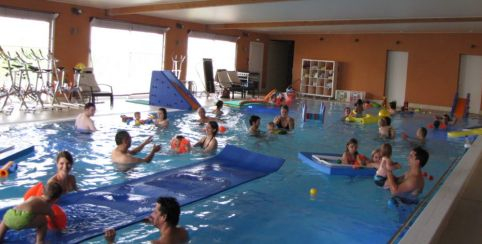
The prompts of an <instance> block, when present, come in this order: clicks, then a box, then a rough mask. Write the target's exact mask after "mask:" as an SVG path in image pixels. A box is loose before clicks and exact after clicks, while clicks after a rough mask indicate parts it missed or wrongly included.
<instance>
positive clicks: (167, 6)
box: [107, 0, 290, 16]
mask: <svg viewBox="0 0 482 244" xmlns="http://www.w3.org/2000/svg"><path fill="white" fill-rule="evenodd" d="M282 1H290V0H204V1H192V2H179V3H157V4H149V5H141V6H132V7H123V8H112V9H108V10H107V15H109V16H115V15H127V14H140V13H144V12H153V11H163V10H182V9H189V8H206V7H217V6H226V5H241V4H256V3H265V2H282Z"/></svg>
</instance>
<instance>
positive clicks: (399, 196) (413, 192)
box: [385, 147, 429, 204]
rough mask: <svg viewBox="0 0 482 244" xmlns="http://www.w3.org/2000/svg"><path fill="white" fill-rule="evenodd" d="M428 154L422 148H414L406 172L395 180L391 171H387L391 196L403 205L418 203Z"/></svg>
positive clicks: (409, 156)
mask: <svg viewBox="0 0 482 244" xmlns="http://www.w3.org/2000/svg"><path fill="white" fill-rule="evenodd" d="M428 158H429V154H428V152H427V151H425V149H423V148H422V147H415V148H413V149H412V151H411V152H410V154H409V155H408V167H409V169H408V171H407V172H405V174H404V175H403V176H401V177H398V178H396V177H395V176H394V175H393V173H392V170H390V169H388V168H385V169H386V170H387V185H388V187H389V189H390V192H391V194H392V196H393V197H394V198H395V199H396V200H397V201H400V202H402V203H405V204H416V203H418V195H420V193H422V191H423V187H424V180H423V174H422V168H423V166H425V164H426V163H427V161H428Z"/></svg>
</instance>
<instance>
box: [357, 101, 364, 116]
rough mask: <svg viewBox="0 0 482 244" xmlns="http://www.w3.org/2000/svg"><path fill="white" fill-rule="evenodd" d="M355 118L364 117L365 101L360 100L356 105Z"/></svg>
mask: <svg viewBox="0 0 482 244" xmlns="http://www.w3.org/2000/svg"><path fill="white" fill-rule="evenodd" d="M355 117H357V118H361V117H363V101H362V100H361V99H358V101H357V102H356V103H355Z"/></svg>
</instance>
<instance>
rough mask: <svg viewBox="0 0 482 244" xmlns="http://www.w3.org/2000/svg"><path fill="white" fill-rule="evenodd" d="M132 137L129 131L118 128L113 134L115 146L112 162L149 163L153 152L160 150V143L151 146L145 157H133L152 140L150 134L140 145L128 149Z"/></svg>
mask: <svg viewBox="0 0 482 244" xmlns="http://www.w3.org/2000/svg"><path fill="white" fill-rule="evenodd" d="M131 142H132V138H131V136H130V135H129V132H127V131H125V130H120V131H118V132H117V134H116V135H115V143H116V144H117V147H116V148H115V149H114V150H113V151H112V162H114V163H118V164H130V163H149V162H151V160H152V158H153V157H154V154H155V153H156V152H159V151H160V150H161V146H160V145H155V144H154V146H153V147H152V149H151V152H150V153H149V154H148V155H147V156H146V157H145V158H138V157H134V156H133V155H135V154H137V153H139V152H140V151H142V149H144V147H145V146H146V145H147V144H149V143H151V142H152V136H149V137H148V138H147V139H146V140H145V141H144V142H143V143H142V144H141V145H139V146H137V147H136V148H134V149H132V150H129V148H130V147H131Z"/></svg>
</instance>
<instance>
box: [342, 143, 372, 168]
mask: <svg viewBox="0 0 482 244" xmlns="http://www.w3.org/2000/svg"><path fill="white" fill-rule="evenodd" d="M367 161H368V160H367V158H366V157H365V156H364V155H363V154H360V153H358V140H357V139H355V138H351V139H350V140H349V141H348V142H347V143H346V146H345V152H344V153H343V155H342V156H341V164H350V165H353V166H354V167H361V166H365V165H366V164H367Z"/></svg>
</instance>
